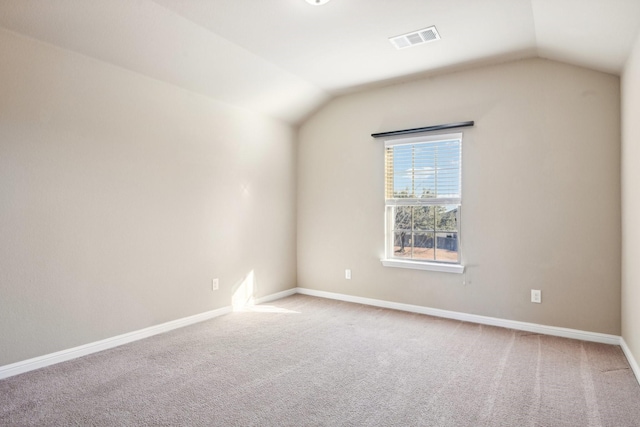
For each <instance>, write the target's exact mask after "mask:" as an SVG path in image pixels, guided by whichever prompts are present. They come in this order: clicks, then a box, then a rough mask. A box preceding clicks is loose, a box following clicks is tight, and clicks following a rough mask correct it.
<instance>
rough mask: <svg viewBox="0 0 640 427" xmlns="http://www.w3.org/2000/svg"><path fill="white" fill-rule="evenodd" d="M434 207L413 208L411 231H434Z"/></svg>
mask: <svg viewBox="0 0 640 427" xmlns="http://www.w3.org/2000/svg"><path fill="white" fill-rule="evenodd" d="M435 209H436V206H415V207H413V229H414V230H420V231H434V227H435Z"/></svg>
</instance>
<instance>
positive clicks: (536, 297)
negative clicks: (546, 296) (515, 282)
mask: <svg viewBox="0 0 640 427" xmlns="http://www.w3.org/2000/svg"><path fill="white" fill-rule="evenodd" d="M531 302H535V303H538V304H540V303H541V302H542V291H540V290H538V289H531Z"/></svg>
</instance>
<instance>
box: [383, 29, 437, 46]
mask: <svg viewBox="0 0 640 427" xmlns="http://www.w3.org/2000/svg"><path fill="white" fill-rule="evenodd" d="M436 40H440V34H438V30H436V27H429V28H425V29H424V30H418V31H412V32H410V33H407V34H403V35H401V36H396V37H391V38H390V39H389V41H390V42H391V44H393V45H394V46H395V47H396V49H404V48H405V47H411V46H417V45H419V44H423V43H428V42H433V41H436Z"/></svg>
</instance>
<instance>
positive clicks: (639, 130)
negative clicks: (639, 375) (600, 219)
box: [622, 35, 640, 363]
mask: <svg viewBox="0 0 640 427" xmlns="http://www.w3.org/2000/svg"><path fill="white" fill-rule="evenodd" d="M639 118H640V35H638V39H637V41H636V44H635V47H634V49H633V52H632V54H631V56H630V57H629V60H628V62H627V64H626V67H625V70H624V73H623V75H622V337H623V338H624V340H625V342H626V343H627V345H628V346H629V349H630V350H631V352H632V353H633V355H634V356H635V360H636V362H637V363H640V263H639V262H638V261H639V260H640V120H639Z"/></svg>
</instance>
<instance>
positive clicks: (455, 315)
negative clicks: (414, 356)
mask: <svg viewBox="0 0 640 427" xmlns="http://www.w3.org/2000/svg"><path fill="white" fill-rule="evenodd" d="M296 290H297V292H298V293H299V294H303V295H310V296H315V297H321V298H329V299H335V300H340V301H346V302H355V303H358V304H365V305H371V306H374V307H381V308H390V309H393V310H401V311H408V312H411V313H420V314H428V315H429V316H435V317H444V318H447V319H454V320H461V321H464V322H473V323H480V324H482V325H491V326H499V327H502V328H509V329H517V330H519V331H527V332H534V333H538V334H544V335H553V336H557V337H564V338H573V339H577V340H582V341H592V342H597V343H603V344H613V345H620V337H619V336H617V335H608V334H600V333H597V332H587V331H580V330H577V329H568V328H559V327H556V326H546V325H538V324H536V323H527V322H519V321H516V320H506V319H499V318H496V317H487V316H479V315H477V314H467V313H461V312H457V311H448V310H440V309H437V308H429V307H423V306H419V305H411V304H403V303H398V302H390V301H384V300H378V299H371V298H363V297H356V296H352V295H345V294H338V293H333V292H325V291H316V290H314V289H306V288H297V289H296Z"/></svg>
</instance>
